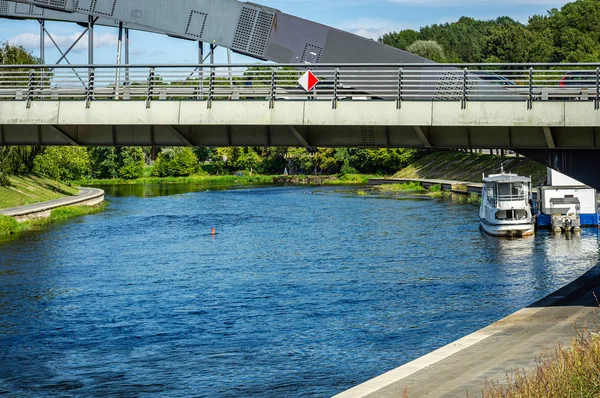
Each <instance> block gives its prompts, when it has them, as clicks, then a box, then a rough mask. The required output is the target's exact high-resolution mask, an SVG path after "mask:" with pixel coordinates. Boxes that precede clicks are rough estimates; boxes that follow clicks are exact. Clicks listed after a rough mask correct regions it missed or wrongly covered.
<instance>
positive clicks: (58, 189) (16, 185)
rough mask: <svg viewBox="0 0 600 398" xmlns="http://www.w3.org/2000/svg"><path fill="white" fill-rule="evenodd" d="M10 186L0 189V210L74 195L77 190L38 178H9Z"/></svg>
mask: <svg viewBox="0 0 600 398" xmlns="http://www.w3.org/2000/svg"><path fill="white" fill-rule="evenodd" d="M9 179H10V182H11V186H6V187H4V186H2V187H0V209H8V208H11V207H18V206H23V205H28V204H32V203H39V202H45V201H48V200H53V199H59V198H62V197H64V196H68V195H75V194H76V193H78V192H79V190H78V189H76V188H72V187H69V186H67V185H64V184H61V183H59V182H56V181H53V180H50V179H48V178H44V177H39V176H14V177H10V178H9Z"/></svg>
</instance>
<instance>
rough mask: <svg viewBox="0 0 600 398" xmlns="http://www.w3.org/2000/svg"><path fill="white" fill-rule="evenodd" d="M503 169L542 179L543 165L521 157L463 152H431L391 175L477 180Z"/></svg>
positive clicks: (539, 180) (540, 180)
mask: <svg viewBox="0 0 600 398" xmlns="http://www.w3.org/2000/svg"><path fill="white" fill-rule="evenodd" d="M501 165H503V166H504V170H505V171H507V172H512V173H516V174H519V175H522V176H531V181H532V183H533V185H539V184H542V183H543V182H544V180H545V179H546V166H544V165H541V164H539V163H536V162H534V161H533V160H529V159H527V158H523V157H519V158H516V157H502V156H492V155H482V154H476V153H467V152H450V151H448V152H434V153H432V154H429V155H427V156H425V157H423V158H421V159H419V160H417V161H416V162H414V163H412V164H411V165H409V166H408V167H406V168H405V169H403V170H400V171H399V172H398V173H396V174H395V175H394V177H397V178H425V179H427V178H429V179H444V180H456V181H471V182H481V177H482V174H483V173H485V174H486V175H488V174H491V173H497V172H499V171H500V166H501Z"/></svg>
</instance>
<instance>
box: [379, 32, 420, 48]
mask: <svg viewBox="0 0 600 398" xmlns="http://www.w3.org/2000/svg"><path fill="white" fill-rule="evenodd" d="M417 40H419V32H417V31H414V30H412V29H406V30H402V31H400V32H391V33H386V34H385V35H383V36H382V37H380V38H379V42H380V43H383V44H387V45H388V46H392V47H396V48H399V49H401V50H406V49H408V47H409V46H410V45H411V44H413V43H414V42H416V41H417Z"/></svg>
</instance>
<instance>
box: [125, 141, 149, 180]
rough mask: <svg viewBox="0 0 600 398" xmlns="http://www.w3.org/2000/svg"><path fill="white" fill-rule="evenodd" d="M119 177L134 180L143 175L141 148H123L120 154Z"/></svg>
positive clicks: (143, 163) (143, 158) (142, 153)
mask: <svg viewBox="0 0 600 398" xmlns="http://www.w3.org/2000/svg"><path fill="white" fill-rule="evenodd" d="M120 158H121V159H120V164H121V167H120V168H119V177H120V178H123V179H126V180H134V179H136V178H140V177H142V176H143V175H144V166H145V162H144V160H145V156H144V151H143V150H142V148H138V147H124V148H121V153H120Z"/></svg>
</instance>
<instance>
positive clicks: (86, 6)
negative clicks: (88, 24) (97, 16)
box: [75, 0, 94, 11]
mask: <svg viewBox="0 0 600 398" xmlns="http://www.w3.org/2000/svg"><path fill="white" fill-rule="evenodd" d="M92 3H94V0H77V3H76V4H75V8H76V9H77V10H79V11H91V10H92V5H93V4H92Z"/></svg>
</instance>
